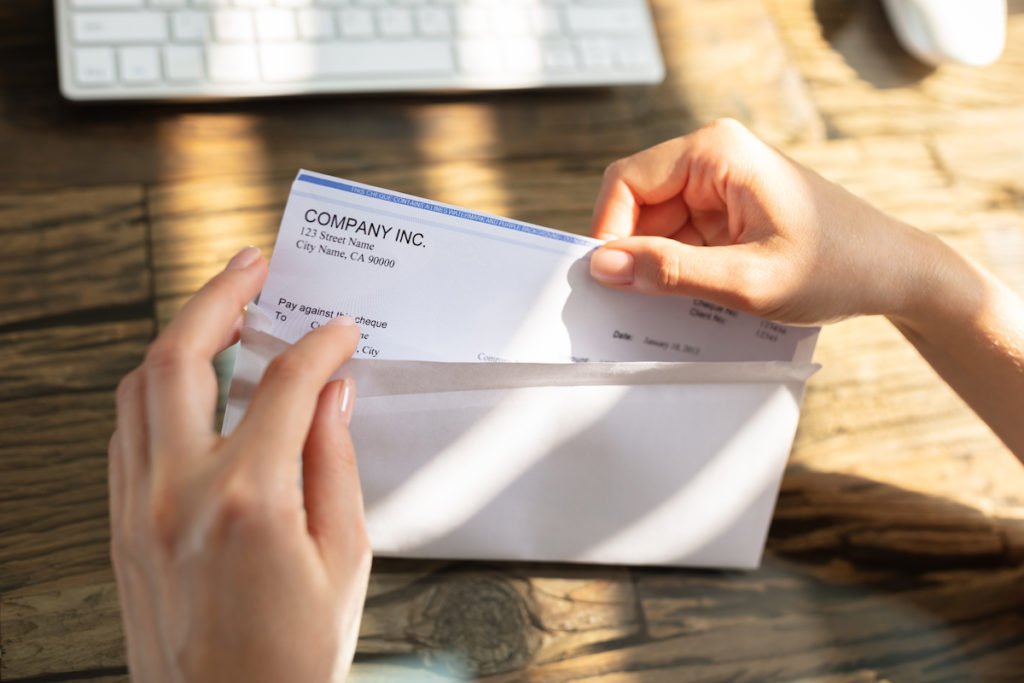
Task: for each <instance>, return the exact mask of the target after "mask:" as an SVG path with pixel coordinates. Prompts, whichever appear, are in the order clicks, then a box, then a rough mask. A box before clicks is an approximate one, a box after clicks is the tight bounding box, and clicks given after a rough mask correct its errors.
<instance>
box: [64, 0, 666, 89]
mask: <svg viewBox="0 0 1024 683" xmlns="http://www.w3.org/2000/svg"><path fill="white" fill-rule="evenodd" d="M55 2H56V10H57V11H56V19H57V37H58V52H59V58H60V84H61V90H62V92H63V93H64V95H65V96H66V97H68V98H69V99H72V100H121V99H189V98H224V97H259V96H275V95H289V94H305V93H348V92H387V91H392V92H393V91H407V90H429V91H446V90H483V89H505V88H531V87H566V86H597V85H617V84H633V83H636V84H639V83H656V82H659V81H661V80H662V78H663V77H664V66H663V64H662V60H661V54H660V52H659V50H658V42H657V38H656V36H655V33H654V27H653V25H652V22H651V16H650V9H649V8H648V6H647V4H646V2H645V1H644V0H55Z"/></svg>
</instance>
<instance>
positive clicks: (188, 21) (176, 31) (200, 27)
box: [171, 10, 210, 43]
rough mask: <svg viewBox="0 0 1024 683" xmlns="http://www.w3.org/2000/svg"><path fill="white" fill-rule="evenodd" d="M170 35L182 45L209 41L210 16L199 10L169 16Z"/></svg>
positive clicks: (184, 11) (182, 11)
mask: <svg viewBox="0 0 1024 683" xmlns="http://www.w3.org/2000/svg"><path fill="white" fill-rule="evenodd" d="M171 35H173V36H174V39H175V40H177V41H179V42H183V43H199V42H204V41H207V40H209V39H210V15H209V13H207V12H202V11H199V10H181V11H180V12H174V13H173V14H171Z"/></svg>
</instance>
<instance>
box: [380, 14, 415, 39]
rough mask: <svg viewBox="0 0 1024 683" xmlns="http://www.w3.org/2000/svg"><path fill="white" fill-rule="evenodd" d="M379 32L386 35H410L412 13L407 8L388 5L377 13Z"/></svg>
mask: <svg viewBox="0 0 1024 683" xmlns="http://www.w3.org/2000/svg"><path fill="white" fill-rule="evenodd" d="M377 23H378V24H379V25H380V33H381V35H382V36H387V37H405V36H409V35H412V13H411V12H410V11H409V10H407V9H400V8H397V7H388V8H385V9H382V10H380V11H379V12H378V13H377Z"/></svg>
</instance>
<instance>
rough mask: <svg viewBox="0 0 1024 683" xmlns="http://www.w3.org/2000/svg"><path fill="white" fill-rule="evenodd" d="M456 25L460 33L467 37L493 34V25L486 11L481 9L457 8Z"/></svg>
mask: <svg viewBox="0 0 1024 683" xmlns="http://www.w3.org/2000/svg"><path fill="white" fill-rule="evenodd" d="M455 24H456V26H458V28H459V33H460V34H462V35H464V36H467V37H470V38H471V37H473V36H486V35H490V33H491V23H490V19H489V18H488V16H487V12H486V11H485V10H482V9H480V8H479V7H457V8H456V9H455Z"/></svg>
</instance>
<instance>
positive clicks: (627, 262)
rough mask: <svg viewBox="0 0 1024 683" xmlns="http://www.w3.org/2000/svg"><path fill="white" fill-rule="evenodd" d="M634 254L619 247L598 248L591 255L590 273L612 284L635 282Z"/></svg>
mask: <svg viewBox="0 0 1024 683" xmlns="http://www.w3.org/2000/svg"><path fill="white" fill-rule="evenodd" d="M633 267H634V261H633V255H632V254H630V253H629V252H628V251H621V250H619V249H598V250H597V251H595V252H594V253H593V254H592V255H591V257H590V274H591V275H593V276H594V279H596V280H600V281H601V282H607V283H608V284H610V285H628V284H630V283H631V282H633Z"/></svg>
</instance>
